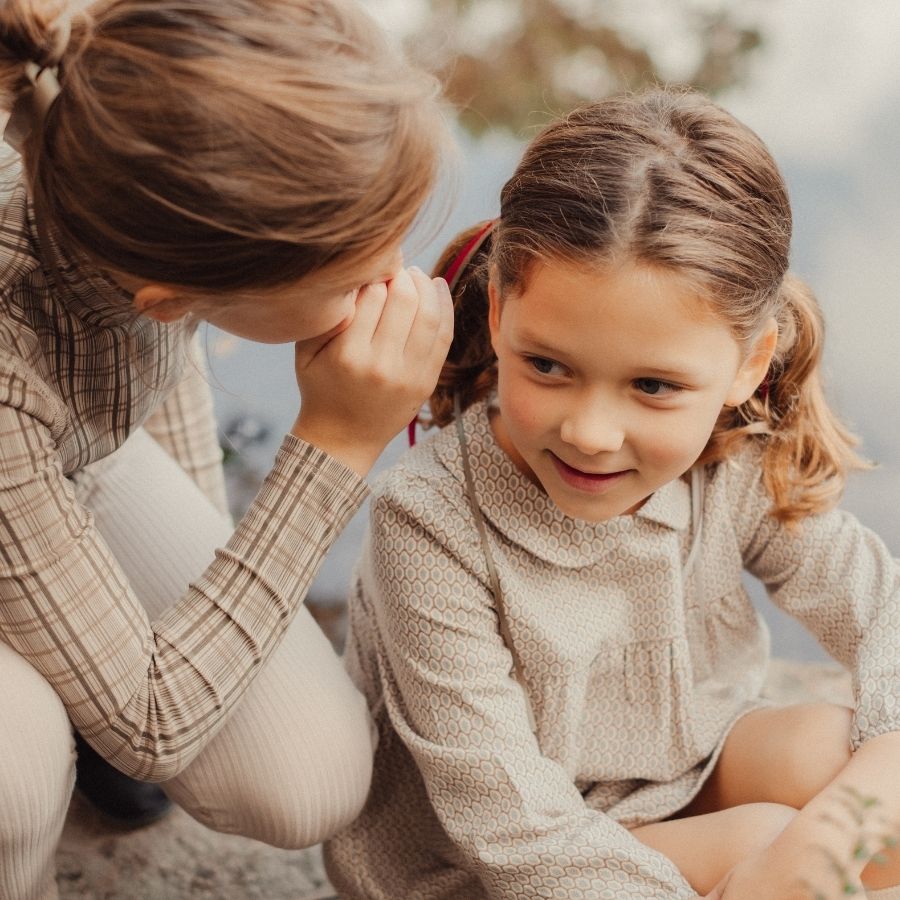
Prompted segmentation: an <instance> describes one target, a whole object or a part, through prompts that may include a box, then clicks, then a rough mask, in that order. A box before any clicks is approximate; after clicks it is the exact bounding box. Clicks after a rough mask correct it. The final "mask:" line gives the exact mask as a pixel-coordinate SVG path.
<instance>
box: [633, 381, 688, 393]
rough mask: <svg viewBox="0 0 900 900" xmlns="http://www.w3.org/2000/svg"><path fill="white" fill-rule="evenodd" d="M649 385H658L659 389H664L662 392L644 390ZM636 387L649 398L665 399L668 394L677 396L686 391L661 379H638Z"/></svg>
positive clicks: (635, 383)
mask: <svg viewBox="0 0 900 900" xmlns="http://www.w3.org/2000/svg"><path fill="white" fill-rule="evenodd" d="M648 384H653V385H658V387H660V388H662V390H661V391H660V390H655V391H645V390H643V389H642V387H641V386H642V385H643V386H647V385H648ZM634 386H635V387H636V388H637V389H638V390H639V391H640V392H641V393H642V394H645V395H646V396H647V397H664V396H666V395H668V394H677V393H679V392H680V391H683V390H684V388H683V387H681V386H680V385H677V384H672V383H671V382H670V381H662V380H661V379H659V378H636V379H635V380H634Z"/></svg>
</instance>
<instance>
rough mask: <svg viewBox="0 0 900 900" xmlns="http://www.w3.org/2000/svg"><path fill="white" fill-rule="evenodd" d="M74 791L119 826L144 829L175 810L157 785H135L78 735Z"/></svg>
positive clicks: (139, 782)
mask: <svg viewBox="0 0 900 900" xmlns="http://www.w3.org/2000/svg"><path fill="white" fill-rule="evenodd" d="M75 749H76V750H77V751H78V758H77V760H76V761H75V787H77V788H78V790H79V791H81V793H82V794H84V796H85V797H87V799H88V800H90V801H91V803H92V804H93V805H94V806H96V807H97V809H99V810H100V812H102V813H104V814H105V815H107V816H110V817H111V818H113V819H115V820H116V821H117V823H118V824H120V825H124V826H126V827H128V828H143V827H144V826H145V825H150V824H151V823H153V822H156V821H157V820H158V819H161V818H162V817H163V816H164V815H166V813H168V812H169V810H170V809H172V801H171V800H170V799H169V798H168V797H167V796H166V795H165V792H164V791H163V789H162V788H161V787H160V786H159V785H158V784H150V783H148V782H145V781H136V780H135V779H134V778H129V777H128V776H127V775H124V774H123V773H122V772H120V771H119V770H118V769H116V768H114V767H113V766H111V765H110V764H109V763H108V762H107V761H106V760H105V759H104V758H103V757H102V756H100V754H99V753H97V751H96V750H94V748H93V747H91V745H90V744H88V743H87V741H85V740H84V738H83V737H81V735H80V734H78V732H77V731H76V732H75Z"/></svg>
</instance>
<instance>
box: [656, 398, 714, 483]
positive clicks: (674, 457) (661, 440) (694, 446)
mask: <svg viewBox="0 0 900 900" xmlns="http://www.w3.org/2000/svg"><path fill="white" fill-rule="evenodd" d="M717 417H718V407H717V408H715V409H712V408H708V407H704V408H702V409H695V410H691V411H690V412H686V413H685V414H684V415H683V416H679V417H678V418H677V419H676V418H674V417H673V418H672V419H670V420H669V421H668V422H667V423H666V424H665V427H663V428H659V429H658V430H657V431H656V435H655V439H653V440H651V439H647V440H645V441H644V453H645V454H646V456H645V458H649V459H650V460H651V461H652V463H653V464H654V465H655V466H657V467H658V468H664V469H674V470H678V471H677V474H678V475H680V474H682V472H683V471H685V470H686V469H687V468H688V467H689V466H691V465H692V464H693V463H694V461H695V460H696V459H697V457H698V456H699V455H700V454H701V453H702V452H703V449H704V448H705V447H706V444H707V441H708V440H709V436H710V434H712V430H713V426H714V425H715V423H716V418H717Z"/></svg>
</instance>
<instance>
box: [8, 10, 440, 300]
mask: <svg viewBox="0 0 900 900" xmlns="http://www.w3.org/2000/svg"><path fill="white" fill-rule="evenodd" d="M83 5H84V4H81V6H79V7H75V6H72V7H69V8H67V7H66V6H64V5H61V4H57V5H56V6H50V5H49V4H47V3H39V2H36V0H6V2H5V3H4V4H3V6H2V8H0V105H3V106H5V107H6V108H11V107H12V106H13V104H14V102H15V100H16V98H17V97H18V96H21V95H22V92H23V91H25V90H27V89H28V81H27V79H26V77H25V72H26V69H25V63H26V62H28V61H31V62H34V63H37V64H38V65H40V66H48V67H49V66H58V71H59V81H60V83H61V85H62V90H61V93H60V94H59V96H58V97H57V99H56V100H55V102H54V103H53V104H52V105H51V106H50V109H49V112H48V114H47V116H46V119H45V120H44V121H43V122H42V123H38V127H35V128H34V129H33V133H32V134H31V136H30V137H29V138H28V139H27V140H26V142H25V145H24V149H23V156H24V168H25V173H26V177H27V181H28V183H29V186H30V192H31V195H32V197H33V201H34V204H35V209H36V213H37V214H38V215H39V217H41V218H42V219H43V221H44V222H45V223H46V224H47V226H48V227H49V228H50V229H51V230H52V232H53V233H54V234H55V235H56V236H57V238H58V239H59V240H60V242H61V243H62V245H63V246H64V247H66V248H68V249H70V250H74V251H81V252H82V253H84V254H86V255H87V256H88V257H90V258H92V259H93V260H94V261H96V262H97V263H99V264H100V265H101V266H106V267H108V268H110V269H112V270H115V271H119V272H123V273H127V274H129V275H132V276H136V277H139V278H144V279H147V280H151V281H162V282H170V283H174V284H178V285H184V286H186V287H197V288H201V289H206V290H211V291H222V292H224V291H226V290H227V289H238V288H242V287H269V286H274V285H278V284H284V283H289V282H292V281H294V280H297V279H300V278H303V277H305V276H309V275H312V274H316V275H317V276H318V275H321V277H323V278H326V277H327V278H328V279H333V280H335V281H337V280H339V279H340V278H341V277H342V276H344V275H346V272H347V270H348V269H349V267H350V266H351V265H358V264H359V261H360V260H361V259H362V260H364V259H365V258H366V257H368V256H370V255H375V254H378V253H380V252H383V251H384V250H386V249H387V248H389V247H390V245H391V244H393V243H395V242H396V241H398V240H399V239H400V237H402V235H403V234H404V233H405V232H406V231H407V230H408V228H409V227H410V225H411V224H412V222H413V220H414V218H415V216H416V214H417V212H418V210H419V208H420V207H421V205H422V203H423V201H424V199H425V198H426V196H427V194H428V193H429V191H430V189H431V187H432V184H433V182H434V179H435V176H436V170H437V166H438V160H439V148H440V147H441V144H442V143H443V142H444V140H445V125H444V123H443V119H442V116H441V112H440V110H439V106H438V100H437V97H436V82H435V81H434V79H433V78H431V77H430V76H428V75H425V74H424V73H422V72H420V71H418V70H415V69H413V68H411V67H410V66H409V65H408V64H407V63H406V62H404V60H403V58H402V55H401V54H399V53H398V51H397V50H396V49H395V48H394V47H392V46H391V45H390V44H389V42H388V41H387V39H386V38H385V36H384V35H383V33H382V31H381V29H380V28H379V27H378V26H377V25H376V24H375V23H374V22H373V21H372V20H371V19H370V18H369V16H368V15H367V14H366V13H365V12H364V11H363V9H362V8H361V7H360V6H359V5H358V4H357V3H356V2H354V0H99V2H95V3H93V4H91V5H90V7H89V9H88V10H86V11H85V10H83V9H82V8H81V7H83ZM48 10H49V11H48ZM69 24H71V38H70V39H69V40H68V42H67V44H66V43H65V41H63V40H60V35H64V34H65V33H66V31H67V26H68V25H69Z"/></svg>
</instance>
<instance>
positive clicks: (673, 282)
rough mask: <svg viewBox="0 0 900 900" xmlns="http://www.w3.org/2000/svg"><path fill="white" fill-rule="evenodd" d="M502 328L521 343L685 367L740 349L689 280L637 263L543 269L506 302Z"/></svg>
mask: <svg viewBox="0 0 900 900" xmlns="http://www.w3.org/2000/svg"><path fill="white" fill-rule="evenodd" d="M500 327H501V329H504V330H505V331H506V332H507V333H508V334H509V335H510V336H511V337H512V338H514V339H516V340H520V341H527V342H532V343H534V344H536V345H537V344H540V345H541V346H543V347H545V348H546V349H547V350H555V351H558V352H561V353H569V354H572V355H578V354H591V355H603V356H605V357H613V356H616V357H621V356H622V355H623V353H625V352H627V353H629V354H631V355H632V356H634V357H635V358H640V357H641V356H647V355H654V356H656V357H660V356H662V355H665V356H667V357H670V358H671V359H672V360H673V361H675V362H679V361H684V360H687V359H689V358H690V357H691V356H711V355H713V353H714V350H715V349H716V348H721V347H724V348H725V349H726V350H728V351H729V355H730V350H731V348H732V346H734V347H736V346H737V343H736V341H735V340H734V338H733V337H732V335H731V331H730V329H729V327H728V325H727V323H726V322H725V321H724V320H722V319H721V318H720V317H719V316H717V315H716V314H715V313H714V312H713V310H712V306H711V305H710V303H708V302H707V301H706V300H705V299H703V298H702V297H700V296H699V295H698V294H697V293H696V290H695V289H694V288H693V286H692V285H691V284H690V283H689V282H688V281H687V280H686V279H684V278H682V277H679V276H678V275H677V273H672V272H670V271H668V270H665V269H662V268H659V267H653V266H647V265H643V264H640V263H631V262H628V263H624V264H620V265H615V266H605V267H603V268H593V269H589V268H586V267H583V266H576V265H573V264H570V263H565V262H560V263H554V262H548V263H541V264H538V265H536V266H535V267H534V268H533V270H532V271H531V272H530V273H529V277H528V279H527V281H526V282H525V284H524V285H523V287H522V289H521V290H520V291H518V292H516V293H515V294H512V295H510V296H508V297H507V298H506V300H505V302H504V303H503V305H502V309H501V316H500ZM682 364H683V362H682Z"/></svg>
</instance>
